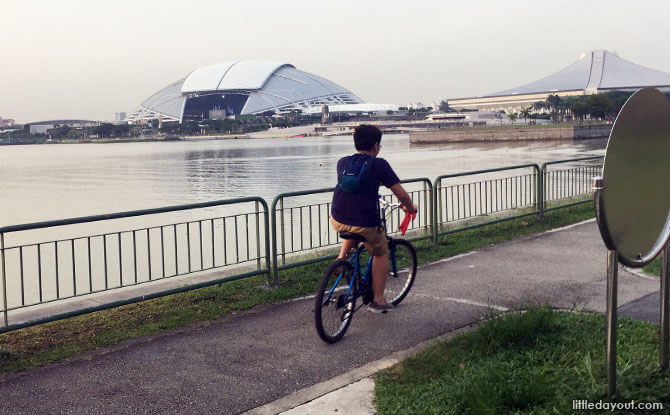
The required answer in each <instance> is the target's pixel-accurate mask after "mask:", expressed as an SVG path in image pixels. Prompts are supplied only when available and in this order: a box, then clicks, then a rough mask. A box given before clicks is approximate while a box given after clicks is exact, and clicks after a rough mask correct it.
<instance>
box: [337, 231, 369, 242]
mask: <svg viewBox="0 0 670 415" xmlns="http://www.w3.org/2000/svg"><path fill="white" fill-rule="evenodd" d="M340 238H342V239H353V240H354V241H358V242H365V237H363V236H362V235H359V234H357V233H352V232H340Z"/></svg>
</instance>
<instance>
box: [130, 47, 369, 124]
mask: <svg viewBox="0 0 670 415" xmlns="http://www.w3.org/2000/svg"><path fill="white" fill-rule="evenodd" d="M362 103H363V100H361V99H360V98H359V97H357V96H356V95H355V94H353V93H352V92H351V91H349V90H347V89H345V88H343V87H341V86H339V85H337V84H336V83H334V82H331V81H329V80H327V79H325V78H322V77H320V76H317V75H314V74H311V73H308V72H304V71H301V70H299V69H297V68H296V67H295V66H293V65H291V64H289V63H284V62H274V61H256V60H242V61H235V62H226V63H219V64H215V65H210V66H205V67H202V68H198V69H196V70H194V71H193V72H191V73H190V74H189V75H188V76H186V77H185V78H182V79H180V80H178V81H176V82H174V83H172V84H171V85H169V86H167V87H165V88H163V89H161V90H160V91H158V92H156V93H155V94H153V95H152V96H150V97H149V98H147V99H146V100H144V101H143V102H142V103H141V104H140V105H139V107H138V108H137V109H135V110H134V111H133V112H132V113H130V115H129V116H128V120H129V121H131V122H136V123H140V122H147V121H150V120H152V119H156V118H162V120H163V121H166V122H167V121H178V122H182V121H184V120H202V119H207V118H209V117H211V116H214V117H221V116H223V115H224V112H225V115H228V116H232V115H247V114H263V113H265V112H269V111H272V112H274V113H286V112H291V111H296V110H298V111H301V112H302V113H305V112H309V111H310V110H315V112H316V113H321V108H322V107H323V106H324V105H328V106H329V107H330V108H331V112H332V108H333V106H335V105H348V104H362Z"/></svg>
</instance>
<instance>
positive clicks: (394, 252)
mask: <svg viewBox="0 0 670 415" xmlns="http://www.w3.org/2000/svg"><path fill="white" fill-rule="evenodd" d="M415 277H416V251H415V250H414V247H413V246H412V244H411V243H409V242H408V241H406V240H404V239H391V240H390V241H389V271H388V275H387V277H386V288H385V289H384V297H386V301H388V302H390V303H391V304H393V305H398V304H400V302H401V301H402V300H403V299H404V298H405V296H407V293H409V290H410V289H411V288H412V284H414V279H415Z"/></svg>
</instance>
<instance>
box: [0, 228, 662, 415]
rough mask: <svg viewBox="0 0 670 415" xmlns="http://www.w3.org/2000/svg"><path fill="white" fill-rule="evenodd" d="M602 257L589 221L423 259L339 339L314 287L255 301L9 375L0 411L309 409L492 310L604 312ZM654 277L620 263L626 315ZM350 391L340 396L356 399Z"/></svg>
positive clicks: (652, 313) (645, 307) (646, 310)
mask: <svg viewBox="0 0 670 415" xmlns="http://www.w3.org/2000/svg"><path fill="white" fill-rule="evenodd" d="M455 237H457V236H455ZM605 263H606V249H605V246H604V244H603V243H602V240H601V238H600V234H599V233H598V229H597V225H596V223H595V221H594V220H590V221H587V222H583V223H580V224H576V225H571V226H569V227H566V228H562V229H559V230H554V231H549V232H545V233H542V234H538V235H531V236H526V237H523V238H519V239H516V240H512V241H508V242H505V243H501V244H498V245H495V246H488V247H485V248H481V249H478V250H476V251H472V252H468V253H465V254H462V255H459V256H456V257H453V258H447V259H443V260H441V261H437V262H435V263H431V264H426V265H423V266H421V267H420V269H419V272H418V276H417V281H416V283H415V285H414V287H413V289H412V291H411V293H410V295H409V296H408V297H407V299H406V300H405V301H404V302H403V303H402V304H401V305H400V306H399V307H398V308H397V310H394V311H393V312H392V313H390V314H387V315H375V314H371V313H366V312H359V313H356V315H355V316H354V319H353V321H352V324H351V327H350V328H349V331H348V332H347V334H346V335H345V337H344V338H343V340H342V341H340V342H339V343H336V344H334V345H327V344H325V343H323V342H322V341H321V340H320V339H319V338H318V336H317V335H316V332H315V330H314V324H313V298H311V297H307V298H301V299H295V300H291V301H286V302H282V303H277V304H268V305H263V306H258V307H255V308H253V309H251V310H248V311H245V312H239V313H233V314H230V315H227V316H225V317H222V318H220V319H217V320H214V321H210V322H202V323H196V324H193V325H190V326H188V327H184V328H181V329H178V330H174V331H171V332H168V333H163V334H159V335H154V336H148V337H144V338H139V339H133V340H129V341H124V342H122V343H120V344H117V345H115V346H110V347H104V348H101V349H98V350H95V351H92V352H88V353H83V354H81V355H79V356H76V357H73V358H69V359H67V360H65V361H62V362H59V363H54V364H50V365H46V366H44V367H39V368H34V369H31V370H28V371H25V372H21V373H16V374H10V375H7V376H4V377H3V378H1V379H0V391H1V393H2V394H3V396H4V399H3V400H2V402H1V403H0V413H12V414H36V413H120V412H122V413H127V414H136V413H137V414H139V413H143V414H144V413H156V414H158V413H161V414H164V413H174V414H176V413H179V414H200V413H226V414H228V413H233V414H234V413H241V412H245V411H253V413H281V412H283V411H286V410H289V409H291V408H296V407H298V408H297V409H294V412H293V413H308V412H309V410H310V409H309V408H308V409H307V412H304V411H303V412H300V411H301V409H300V405H302V404H305V403H307V402H309V401H311V400H313V399H316V398H318V397H320V396H322V395H326V394H328V393H329V392H332V391H337V390H338V389H340V388H341V387H343V386H346V385H349V384H351V383H354V382H356V381H358V380H363V383H362V384H361V383H359V384H356V385H363V386H365V384H367V385H368V390H369V385H370V381H369V380H368V381H366V380H365V379H367V378H368V377H369V376H371V375H372V374H373V373H374V372H375V371H376V370H378V369H379V368H381V367H383V366H384V364H385V363H384V362H385V361H384V360H381V359H383V358H385V357H388V356H396V357H397V356H401V355H402V351H406V350H408V349H410V350H411V348H413V347H415V346H416V345H418V344H421V343H423V342H426V341H430V340H431V339H434V338H436V337H438V336H442V335H445V334H447V333H450V332H453V331H454V330H458V329H462V328H467V327H468V326H469V325H471V324H473V323H476V322H477V321H479V320H480V319H481V318H482V317H484V316H486V315H488V314H490V313H491V311H504V310H510V309H517V308H523V307H525V306H526V305H528V304H529V303H535V304H537V303H541V304H544V303H547V304H551V305H553V306H555V307H559V308H573V307H576V308H577V309H580V310H590V311H596V312H604V310H605V287H606V269H605ZM315 278H318V276H315ZM658 288H659V281H658V278H655V277H650V276H647V275H644V274H640V273H638V272H630V271H628V270H624V269H620V272H619V305H620V310H621V314H633V315H635V316H637V317H641V318H646V319H650V320H654V319H656V320H657V319H658V297H657V295H656V294H654V293H656V292H657V291H658ZM397 353H401V354H400V355H398V354H397ZM386 362H389V361H386ZM335 393H338V392H335ZM339 393H349V392H347V391H346V390H345V391H340V392H339ZM331 396H332V395H331ZM346 396H347V397H346V398H345V399H339V401H341V402H342V403H343V404H350V403H351V401H350V400H349V397H350V396H351V397H352V396H353V395H346ZM351 399H353V397H352V398H351ZM312 405H314V404H312ZM361 405H362V406H360V407H359V409H360V410H361V411H363V413H366V411H368V412H369V411H370V403H369V401H368V403H367V405H363V403H361ZM302 408H303V409H304V408H307V407H302ZM345 408H346V407H341V409H340V410H339V411H338V412H339V413H345ZM311 410H315V409H311ZM317 411H318V410H317Z"/></svg>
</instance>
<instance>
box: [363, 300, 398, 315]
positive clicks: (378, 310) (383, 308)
mask: <svg viewBox="0 0 670 415" xmlns="http://www.w3.org/2000/svg"><path fill="white" fill-rule="evenodd" d="M391 310H393V304H391V303H386V304H377V303H375V302H374V301H371V302H370V304H368V311H370V312H372V313H375V314H383V313H388V312H389V311H391Z"/></svg>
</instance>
